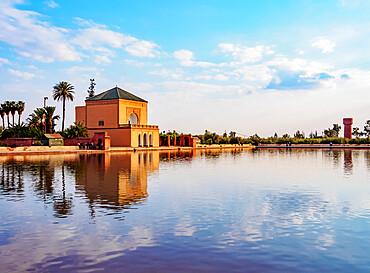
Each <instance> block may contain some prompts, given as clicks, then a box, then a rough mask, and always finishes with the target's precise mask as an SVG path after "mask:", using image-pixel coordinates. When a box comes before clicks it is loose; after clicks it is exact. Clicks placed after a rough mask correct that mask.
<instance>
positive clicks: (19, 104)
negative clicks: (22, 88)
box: [16, 101, 25, 125]
mask: <svg viewBox="0 0 370 273" xmlns="http://www.w3.org/2000/svg"><path fill="white" fill-rule="evenodd" d="M16 106H17V112H18V125H21V116H22V114H23V111H24V108H25V103H24V101H18V102H17V103H16Z"/></svg>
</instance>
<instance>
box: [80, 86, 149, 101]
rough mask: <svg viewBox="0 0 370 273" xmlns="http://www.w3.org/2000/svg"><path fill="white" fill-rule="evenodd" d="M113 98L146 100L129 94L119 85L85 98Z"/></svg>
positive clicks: (91, 99) (90, 99)
mask: <svg viewBox="0 0 370 273" xmlns="http://www.w3.org/2000/svg"><path fill="white" fill-rule="evenodd" d="M115 99H124V100H134V101H142V102H147V101H146V100H144V99H142V98H139V97H137V96H135V95H134V94H131V93H130V92H127V91H125V90H123V89H121V88H119V87H117V86H116V87H114V88H112V89H109V90H107V91H105V92H103V93H100V94H98V95H95V96H93V97H91V98H87V99H86V100H87V101H93V100H94V101H95V100H115Z"/></svg>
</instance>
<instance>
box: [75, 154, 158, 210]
mask: <svg viewBox="0 0 370 273" xmlns="http://www.w3.org/2000/svg"><path fill="white" fill-rule="evenodd" d="M158 167H159V153H158V152H144V153H127V154H120V155H111V154H110V153H106V154H95V155H81V165H80V167H79V169H77V170H76V187H77V188H78V190H81V191H83V192H85V194H86V196H87V198H88V199H89V200H90V203H91V204H92V205H93V204H99V205H102V206H104V207H107V208H113V209H120V208H122V207H124V206H127V205H131V204H133V203H136V202H138V201H141V200H143V199H145V198H146V197H148V193H147V175H148V172H151V171H154V170H157V169H158Z"/></svg>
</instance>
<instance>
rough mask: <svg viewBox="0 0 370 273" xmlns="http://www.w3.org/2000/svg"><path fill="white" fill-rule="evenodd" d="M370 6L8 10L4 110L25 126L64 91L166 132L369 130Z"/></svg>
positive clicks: (0, 60)
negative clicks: (118, 108) (344, 124)
mask: <svg viewBox="0 0 370 273" xmlns="http://www.w3.org/2000/svg"><path fill="white" fill-rule="evenodd" d="M369 12H370V2H369V1H361V0H351V1H347V0H335V1H334V0H333V1H313V0H312V1H309V0H306V1H304V0H302V1H273V0H270V1H247V0H243V1H237V0H235V1H199V0H198V1H118V0H117V1H109V2H107V1H85V0H79V1H69V0H55V1H51V0H46V1H34V0H24V1H22V0H2V1H1V3H0V72H1V74H0V94H1V100H2V101H3V100H24V101H26V112H25V117H26V116H28V114H29V113H30V112H32V110H33V109H34V108H35V107H40V106H42V104H43V97H44V96H49V101H48V104H49V105H55V106H57V111H58V113H61V110H62V109H61V104H60V103H58V102H54V101H53V100H52V99H51V94H52V87H53V86H54V85H55V84H56V83H58V82H59V81H68V82H70V83H72V84H73V85H74V86H75V92H76V98H75V101H74V102H73V103H68V104H67V124H69V123H72V122H73V120H74V106H76V105H83V103H84V98H85V97H86V95H87V93H86V90H87V88H88V86H89V79H90V78H95V80H96V83H97V85H96V89H97V91H98V92H101V91H105V90H107V89H109V88H111V87H114V86H115V85H118V86H120V87H121V88H123V89H126V90H128V91H130V92H132V93H134V94H136V95H138V96H140V97H143V98H145V99H147V100H148V101H149V121H150V123H152V124H158V125H160V128H161V130H169V129H170V130H172V129H176V130H177V131H181V132H192V133H202V132H203V131H204V130H205V129H208V130H211V131H216V132H218V133H222V132H223V131H225V130H227V131H230V130H233V131H237V132H239V133H241V134H245V135H251V134H254V133H258V134H260V135H263V136H268V135H272V134H273V133H274V132H277V133H278V134H283V133H286V132H287V133H290V134H293V133H294V132H295V130H297V129H300V130H303V131H304V132H306V133H307V134H308V133H310V132H311V131H316V130H317V131H318V132H321V131H323V130H324V129H325V128H327V127H329V126H331V124H332V123H341V120H342V118H343V117H353V118H354V119H355V126H358V127H360V128H362V127H363V124H364V122H365V121H366V119H370V116H369V110H368V109H369V106H370V61H369V59H370V53H369V50H368V48H369V37H370V35H369V34H370V22H369V19H368V14H369Z"/></svg>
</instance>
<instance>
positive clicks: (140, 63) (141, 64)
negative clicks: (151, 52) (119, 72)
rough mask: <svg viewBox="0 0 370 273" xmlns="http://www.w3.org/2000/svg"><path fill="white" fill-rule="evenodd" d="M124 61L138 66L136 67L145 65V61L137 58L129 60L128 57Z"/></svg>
mask: <svg viewBox="0 0 370 273" xmlns="http://www.w3.org/2000/svg"><path fill="white" fill-rule="evenodd" d="M124 62H125V64H128V65H132V66H136V67H143V66H144V65H145V63H144V62H138V61H136V60H128V59H126V60H125V61H124Z"/></svg>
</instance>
